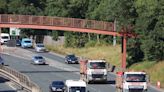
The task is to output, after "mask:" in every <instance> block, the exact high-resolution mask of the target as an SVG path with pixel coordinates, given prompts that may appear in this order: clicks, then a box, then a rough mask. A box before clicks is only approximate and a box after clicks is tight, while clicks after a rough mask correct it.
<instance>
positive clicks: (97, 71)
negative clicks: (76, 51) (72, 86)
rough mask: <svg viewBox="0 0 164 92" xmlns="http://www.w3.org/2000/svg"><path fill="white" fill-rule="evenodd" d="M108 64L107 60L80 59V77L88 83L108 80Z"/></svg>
mask: <svg viewBox="0 0 164 92" xmlns="http://www.w3.org/2000/svg"><path fill="white" fill-rule="evenodd" d="M107 67H108V64H107V62H106V61H105V60H80V77H81V79H82V80H84V81H86V83H90V82H105V83H106V82H107V69H108V68H107Z"/></svg>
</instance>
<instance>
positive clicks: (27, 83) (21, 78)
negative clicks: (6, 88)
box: [0, 65, 42, 92]
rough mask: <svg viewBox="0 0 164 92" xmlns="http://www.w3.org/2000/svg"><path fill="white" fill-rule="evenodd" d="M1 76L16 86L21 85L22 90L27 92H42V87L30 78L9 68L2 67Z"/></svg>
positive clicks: (0, 66) (0, 69) (0, 67)
mask: <svg viewBox="0 0 164 92" xmlns="http://www.w3.org/2000/svg"><path fill="white" fill-rule="evenodd" d="M0 74H1V75H2V76H4V77H6V78H8V79H9V80H10V81H12V82H13V83H14V84H16V85H19V86H20V87H21V89H22V90H25V91H27V92H42V91H41V89H40V87H39V86H38V85H36V84H35V83H33V82H32V81H31V80H30V79H29V77H27V76H26V75H24V74H22V73H20V72H18V71H16V70H14V69H11V68H9V67H7V66H3V65H0Z"/></svg>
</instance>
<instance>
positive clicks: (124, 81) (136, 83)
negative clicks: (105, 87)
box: [116, 72, 148, 92]
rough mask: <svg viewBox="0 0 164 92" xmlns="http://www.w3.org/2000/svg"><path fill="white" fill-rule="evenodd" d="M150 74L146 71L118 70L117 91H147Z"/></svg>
mask: <svg viewBox="0 0 164 92" xmlns="http://www.w3.org/2000/svg"><path fill="white" fill-rule="evenodd" d="M147 86H148V76H147V74H146V73H145V72H118V73H117V77H116V88H117V92H147Z"/></svg>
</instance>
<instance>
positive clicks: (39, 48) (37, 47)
mask: <svg viewBox="0 0 164 92" xmlns="http://www.w3.org/2000/svg"><path fill="white" fill-rule="evenodd" d="M35 51H36V52H45V51H46V48H45V46H44V44H43V43H37V44H36V45H35Z"/></svg>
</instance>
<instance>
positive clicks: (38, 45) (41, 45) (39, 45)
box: [36, 44, 44, 47]
mask: <svg viewBox="0 0 164 92" xmlns="http://www.w3.org/2000/svg"><path fill="white" fill-rule="evenodd" d="M36 46H37V47H44V45H43V44H37V45H36Z"/></svg>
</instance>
